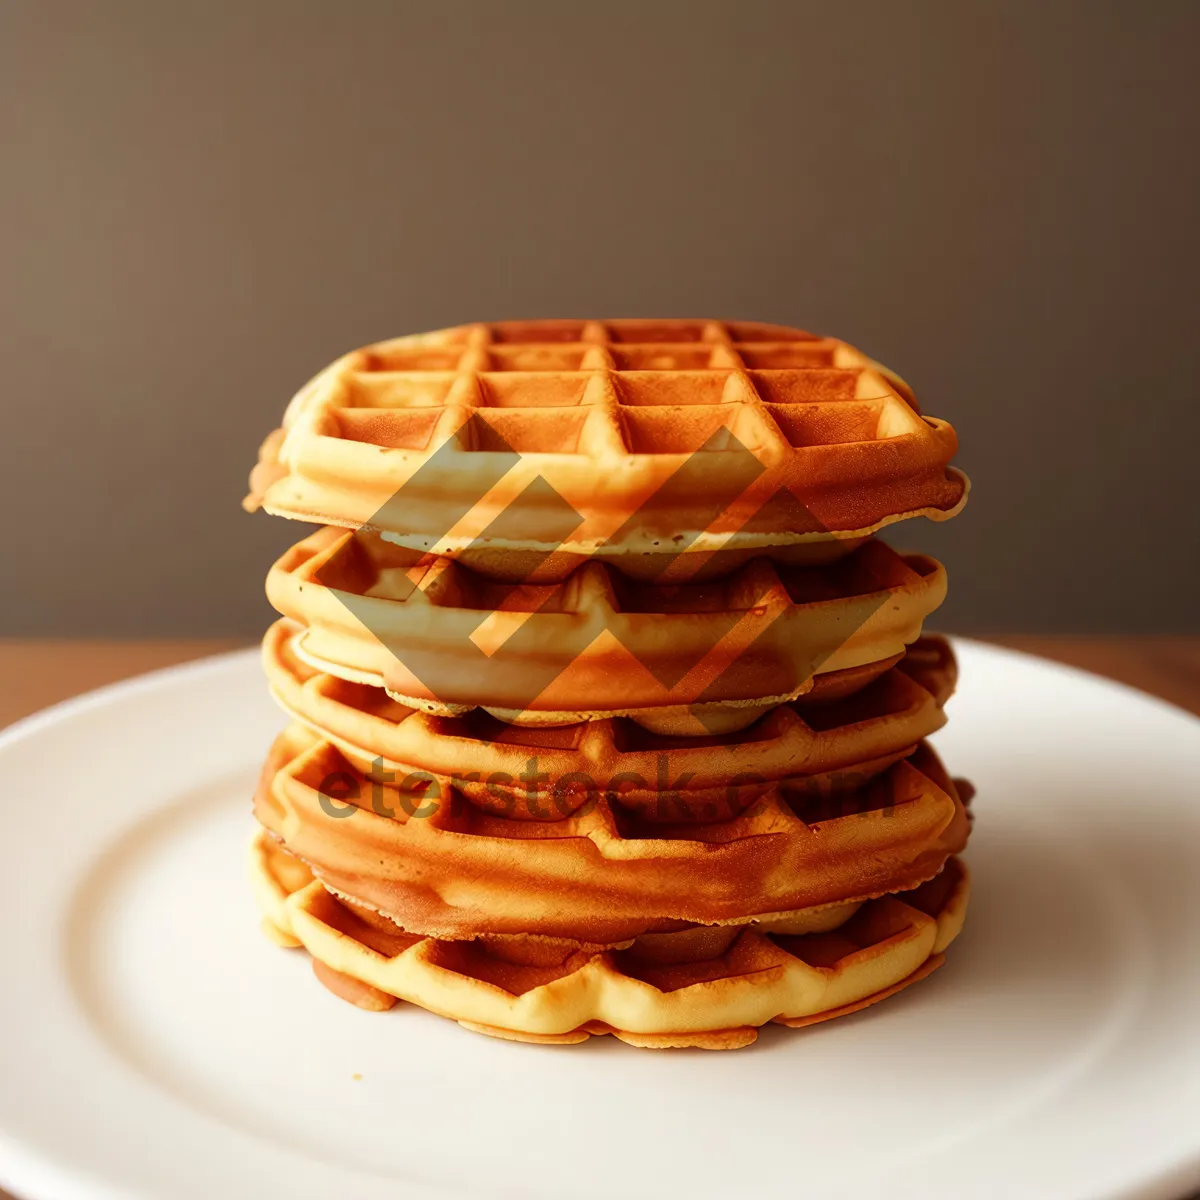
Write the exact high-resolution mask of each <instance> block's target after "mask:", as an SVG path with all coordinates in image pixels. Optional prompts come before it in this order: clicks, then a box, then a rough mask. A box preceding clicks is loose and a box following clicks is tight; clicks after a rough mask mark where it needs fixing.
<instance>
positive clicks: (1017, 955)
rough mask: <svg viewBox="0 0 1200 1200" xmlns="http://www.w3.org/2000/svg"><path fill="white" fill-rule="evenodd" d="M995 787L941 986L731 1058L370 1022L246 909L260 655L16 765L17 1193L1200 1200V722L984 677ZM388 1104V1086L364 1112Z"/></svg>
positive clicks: (379, 1019)
mask: <svg viewBox="0 0 1200 1200" xmlns="http://www.w3.org/2000/svg"><path fill="white" fill-rule="evenodd" d="M959 648H960V655H961V662H962V673H963V679H962V685H961V688H960V691H959V694H958V696H957V697H956V698H955V700H954V701H953V705H952V708H951V720H950V725H949V727H948V729H947V730H945V731H944V733H943V734H941V735H939V738H938V745H939V748H940V749H941V750H942V752H943V754H944V755H945V757H946V758H947V760H948V763H949V765H950V767H951V769H952V770H953V771H954V772H955V773H959V774H965V775H969V776H971V777H972V778H973V779H974V780H975V781H976V783H977V784H978V786H979V795H978V798H977V800H976V812H977V814H978V820H977V824H976V830H975V834H974V836H973V839H972V843H971V846H970V848H969V851H968V859H969V862H970V864H971V867H972V871H973V875H974V894H973V897H972V902H971V912H970V914H969V917H968V921H967V927H966V930H965V932H964V934H963V936H962V937H961V938H960V940H959V941H958V942H957V943H956V944H955V945H954V947H953V948H952V950H951V952H950V955H949V961H948V963H947V965H946V966H945V967H944V968H943V969H942V970H941V971H939V972H937V974H935V975H934V976H933V977H932V978H931V979H930V980H929V981H927V982H925V983H922V984H919V985H918V986H916V987H914V988H911V989H909V990H908V991H906V992H905V993H904V994H903V995H900V996H898V997H896V998H894V999H892V1000H889V1001H888V1002H887V1003H885V1004H882V1005H879V1006H878V1007H876V1008H873V1009H871V1010H869V1011H867V1012H864V1013H860V1014H858V1015H855V1016H852V1017H847V1018H843V1019H841V1020H838V1021H834V1022H831V1023H829V1024H828V1025H820V1026H817V1027H815V1028H811V1029H807V1030H795V1031H793V1030H787V1029H782V1028H777V1027H769V1028H768V1029H767V1030H765V1031H764V1033H763V1035H762V1037H761V1038H760V1039H759V1041H758V1042H757V1044H756V1045H755V1046H753V1047H751V1048H749V1049H746V1050H739V1051H736V1052H733V1053H724V1054H713V1053H705V1052H703V1051H682V1052H670V1053H651V1052H648V1051H641V1050H635V1049H633V1048H631V1047H628V1046H624V1045H622V1044H620V1043H618V1042H615V1041H614V1040H612V1039H610V1038H593V1039H591V1040H590V1041H588V1042H587V1043H585V1044H583V1045H579V1046H571V1047H537V1046H525V1045H514V1044H511V1043H507V1042H501V1041H493V1040H491V1039H489V1038H485V1037H481V1036H479V1035H477V1034H472V1033H468V1032H466V1031H465V1030H463V1029H460V1028H459V1027H458V1026H457V1025H455V1024H453V1023H451V1022H448V1021H443V1020H441V1019H439V1018H437V1017H433V1016H431V1015H429V1014H427V1013H424V1012H422V1011H420V1010H418V1009H416V1008H413V1007H411V1006H407V1005H400V1006H398V1007H397V1008H396V1009H394V1010H393V1011H392V1012H390V1013H387V1014H385V1015H377V1014H368V1013H363V1012H359V1011H358V1010H356V1009H354V1008H352V1007H350V1006H349V1005H347V1004H345V1003H343V1002H342V1001H340V1000H337V999H335V998H334V997H333V996H331V995H330V994H329V993H328V992H326V991H325V989H324V988H322V987H321V986H320V985H319V984H318V983H317V982H316V980H315V979H314V978H313V976H312V973H311V970H310V968H309V964H308V960H307V958H306V957H305V956H304V955H303V954H301V953H299V952H285V951H282V950H279V949H277V948H276V947H274V946H272V945H270V944H269V943H268V942H267V941H266V939H265V938H263V936H262V935H261V933H260V932H259V929H258V918H257V914H256V912H255V910H254V906H253V903H252V900H251V897H250V892H249V888H248V885H247V884H246V882H245V880H244V875H243V863H244V860H245V845H246V840H247V838H248V836H249V834H250V832H251V828H252V822H251V817H250V811H249V796H250V791H251V787H252V785H253V782H254V778H255V773H256V770H257V766H258V762H259V760H260V759H261V757H262V755H263V753H264V751H265V749H266V746H267V743H268V741H269V739H270V737H271V735H272V733H273V731H274V730H275V729H276V728H278V727H279V725H280V724H281V720H280V718H279V716H278V715H277V714H276V712H275V711H274V709H273V708H272V706H271V704H270V702H269V701H268V699H267V696H266V689H265V688H264V686H263V683H262V680H261V678H260V676H259V671H258V666H257V662H256V658H255V655H254V654H252V653H249V652H247V653H242V654H235V655H232V656H227V657H223V658H218V659H212V660H209V661H206V662H203V663H199V664H194V665H191V666H187V667H183V668H178V669H175V670H171V671H166V672H161V673H159V674H156V675H151V676H147V677H144V678H142V679H138V680H134V681H132V682H130V683H127V684H122V685H118V686H117V687H114V688H109V689H106V690H104V691H101V692H97V693H95V694H93V695H91V696H86V697H83V698H81V699H79V700H76V701H72V702H70V703H68V704H66V705H63V706H60V707H59V708H57V709H55V710H51V711H50V712H47V713H44V714H41V715H39V716H37V717H34V718H32V719H31V720H29V721H27V722H24V723H23V724H22V725H19V726H17V727H14V728H13V729H11V730H9V731H8V732H7V733H6V734H5V735H3V736H2V737H0V784H2V786H3V791H2V793H0V795H2V797H3V799H2V801H0V912H2V913H3V925H2V926H0V928H2V929H3V933H2V934H0V937H2V938H3V975H2V977H0V1182H3V1183H4V1184H5V1185H6V1186H8V1187H10V1188H12V1189H13V1190H14V1191H16V1192H18V1193H20V1194H22V1195H24V1196H27V1197H29V1198H30V1200H97V1198H99V1197H105V1198H108V1197H146V1198H150V1197H154V1198H156V1200H157V1198H163V1197H171V1198H181V1200H190V1198H192V1197H195V1198H196V1200H214V1198H215V1197H271V1196H276V1195H286V1196H287V1197H288V1198H289V1200H309V1198H312V1200H334V1198H336V1200H374V1198H376V1197H380V1198H382V1197H387V1198H388V1200H395V1198H396V1197H401V1196H403V1197H414V1196H438V1197H451V1196H478V1197H491V1196H520V1197H523V1198H534V1197H554V1198H556V1200H566V1198H569V1197H611V1196H613V1195H617V1194H619V1195H622V1196H626V1197H633V1196H650V1195H663V1194H668V1195H683V1194H687V1195H688V1196H689V1197H692V1198H694V1200H701V1198H703V1197H710V1196H711V1197H717V1196H719V1197H731V1196H749V1195H755V1196H761V1197H776V1196H778V1197H788V1198H789V1200H791V1198H794V1197H796V1196H799V1195H808V1196H848V1197H862V1198H864V1200H866V1198H870V1200H877V1198H878V1197H882V1196H892V1197H921V1198H923V1200H929V1198H934V1200H936V1198H939V1197H947V1198H950V1197H953V1198H955V1200H960V1198H961V1197H1004V1198H1005V1200H1009V1198H1011V1197H1018V1196H1019V1197H1022V1198H1023V1200H1035V1198H1037V1197H1043V1196H1044V1197H1053V1198H1054V1200H1063V1198H1065V1197H1118V1196H1137V1197H1159V1196H1161V1197H1170V1198H1171V1200H1175V1198H1177V1197H1178V1196H1180V1195H1182V1194H1183V1193H1184V1192H1186V1191H1187V1190H1188V1189H1189V1188H1190V1187H1193V1186H1195V1185H1196V1184H1197V1183H1198V1182H1200V1020H1198V1019H1197V1018H1198V1017H1200V786H1198V782H1197V781H1198V780H1200V721H1197V720H1195V719H1194V718H1192V717H1190V716H1188V715H1186V714H1184V713H1182V712H1180V711H1178V710H1176V709H1173V708H1171V707H1169V706H1167V705H1165V704H1162V703H1159V702H1157V701H1155V700H1152V699H1149V698H1148V697H1145V696H1143V695H1141V694H1139V693H1136V692H1133V691H1130V690H1128V689H1125V688H1122V687H1118V686H1116V685H1114V684H1110V683H1106V682H1104V681H1101V680H1098V679H1095V678H1093V677H1091V676H1088V675H1084V674H1081V673H1079V672H1075V671H1071V670H1068V669H1065V668H1062V667H1058V666H1054V665H1051V664H1048V663H1044V662H1041V661H1038V660H1036V659H1031V658H1027V657H1024V656H1021V655H1015V654H1010V653H1005V652H1002V651H998V650H994V649H990V648H986V647H982V646H979V645H973V644H971V643H961V644H960V647H959ZM360 1076H361V1078H360Z"/></svg>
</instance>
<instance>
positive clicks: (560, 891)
mask: <svg viewBox="0 0 1200 1200" xmlns="http://www.w3.org/2000/svg"><path fill="white" fill-rule="evenodd" d="M643 786H645V785H644V784H643ZM742 786H745V785H742ZM622 789H623V783H622V782H621V781H610V786H608V787H602V786H600V784H599V783H597V781H593V780H590V779H579V778H576V779H573V780H572V779H560V780H558V781H556V783H555V786H554V787H553V788H552V791H551V798H552V805H551V811H550V812H549V813H548V814H547V816H546V817H545V818H544V819H542V820H530V819H528V818H526V817H514V816H502V815H499V814H497V813H496V812H495V811H492V810H490V809H488V808H484V807H481V806H479V805H477V804H475V803H473V802H472V801H471V799H470V798H469V797H468V796H464V795H463V794H462V793H461V792H460V791H458V790H457V789H456V788H455V787H454V786H453V785H452V784H450V783H443V781H439V780H437V779H432V780H431V779H430V778H429V776H428V775H427V774H424V773H422V774H421V775H419V776H416V777H407V778H400V777H399V776H398V775H396V774H395V773H389V772H382V771H378V772H375V773H374V775H373V776H372V777H366V776H364V775H363V774H362V773H361V772H359V771H358V770H357V769H356V768H355V766H354V764H353V763H352V762H350V761H349V760H348V759H347V758H346V757H345V756H344V755H342V754H341V753H340V752H339V751H338V750H337V749H336V748H335V747H334V746H332V745H331V744H330V743H328V742H326V741H323V740H321V739H319V738H317V737H316V736H314V735H313V734H312V733H311V732H309V731H308V730H307V729H305V728H304V727H303V726H300V725H293V726H291V727H290V728H289V729H288V730H287V731H286V732H285V733H284V734H282V735H281V736H280V738H279V740H278V741H277V742H276V744H275V747H274V748H273V750H272V752H271V755H270V756H269V757H268V760H267V763H266V765H265V766H264V769H263V774H262V777H261V782H260V786H259V788H258V791H257V793H256V796H255V803H254V810H255V815H256V816H257V817H258V820H259V822H260V823H261V824H262V825H263V826H264V827H265V828H266V829H267V830H269V831H270V832H271V833H272V834H274V835H275V837H277V838H278V839H280V841H281V843H282V844H283V846H284V847H285V848H286V849H287V850H288V851H290V852H291V853H292V854H294V855H295V856H296V857H298V858H300V859H302V860H303V861H304V862H305V863H307V864H308V865H309V866H311V867H312V868H313V869H314V870H315V871H316V872H317V874H318V875H319V876H320V878H321V879H322V881H323V882H324V883H326V884H327V885H328V886H329V887H330V888H332V889H333V890H334V891H336V892H338V893H340V894H342V895H344V896H347V897H350V898H352V899H353V900H355V901H357V902H360V903H362V904H364V905H366V906H368V907H370V908H373V909H375V910H377V911H378V912H381V913H383V914H385V915H386V916H388V917H390V918H392V919H393V920H394V921H396V923H397V924H399V925H400V926H402V927H403V928H404V929H405V930H408V931H409V932H412V933H420V934H426V935H429V936H433V937H439V938H447V939H451V940H453V939H459V938H472V937H476V936H478V935H480V934H513V933H516V934H545V935H547V936H550V937H565V938H573V939H575V940H577V941H579V942H587V943H612V942H617V941H620V940H622V939H624V938H629V937H635V936H638V935H639V934H642V933H646V932H663V931H670V930H671V929H672V928H675V927H677V925H678V923H679V922H684V923H689V924H691V923H695V924H703V925H713V924H730V923H739V922H745V921H747V920H751V919H756V918H767V917H780V916H784V915H787V914H790V913H793V912H796V911H798V910H800V909H810V908H813V907H815V906H818V905H828V904H841V903H846V902H849V901H859V900H863V899H867V898H870V897H872V896H877V895H881V894H883V893H885V892H894V891H902V890H904V889H906V888H911V887H914V886H916V885H917V884H919V883H921V882H922V881H924V880H926V879H929V878H930V877H932V876H933V875H935V874H936V873H937V872H938V871H939V870H940V869H941V867H942V864H943V863H944V862H945V860H946V858H947V857H948V856H949V855H951V854H956V853H957V852H958V851H960V850H961V849H962V848H963V846H964V845H965V843H966V839H967V834H968V831H969V823H968V820H967V815H966V811H965V809H964V808H963V805H962V803H961V801H960V800H959V797H958V793H957V791H956V790H955V787H954V784H953V783H952V782H951V781H950V779H949V777H948V776H947V775H946V773H945V769H944V768H943V767H942V765H941V763H940V762H939V761H938V759H937V756H936V755H935V754H934V753H933V751H932V750H930V749H929V748H928V747H927V746H926V745H925V744H922V745H921V746H919V747H918V748H917V750H916V751H915V752H914V753H913V755H912V756H911V757H910V758H908V759H903V760H901V761H899V762H897V763H895V764H894V765H893V766H891V767H889V768H888V769H887V770H886V771H884V772H882V773H881V774H879V775H877V776H876V777H875V778H873V779H871V780H870V781H869V782H868V783H866V784H865V785H864V786H863V787H861V788H858V789H855V790H851V791H845V792H834V793H832V794H822V793H820V792H818V793H816V794H814V793H813V791H812V790H811V789H798V790H797V789H790V788H787V787H785V786H783V785H780V784H774V785H770V786H768V787H767V788H766V789H762V788H761V787H759V786H757V785H752V794H753V796H754V799H753V802H752V803H750V804H749V805H748V806H745V807H743V806H742V804H741V801H740V796H739V783H738V781H737V780H736V779H735V780H731V781H730V783H729V787H728V789H727V805H728V808H729V810H730V811H731V812H733V813H736V815H735V816H732V817H730V818H729V819H726V820H722V821H709V822H703V821H699V822H698V821H697V820H696V818H695V815H694V814H693V816H692V819H691V820H690V821H685V820H681V821H673V822H672V821H666V822H663V821H657V820H648V819H647V818H646V817H645V816H644V815H643V813H642V812H640V811H639V809H638V808H637V807H628V806H626V805H625V804H624V803H623V801H622V798H621V791H622Z"/></svg>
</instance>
